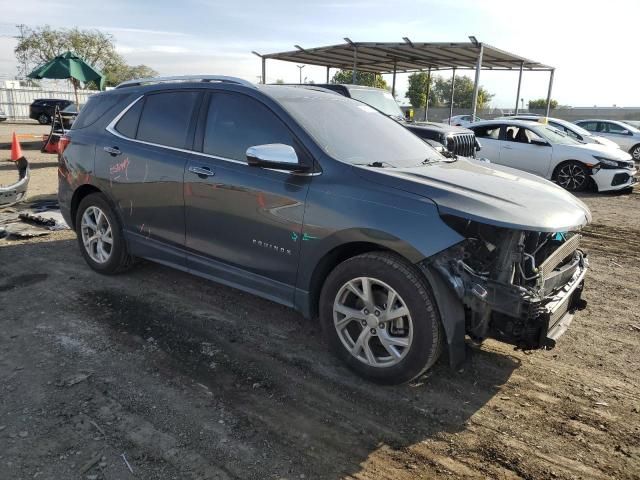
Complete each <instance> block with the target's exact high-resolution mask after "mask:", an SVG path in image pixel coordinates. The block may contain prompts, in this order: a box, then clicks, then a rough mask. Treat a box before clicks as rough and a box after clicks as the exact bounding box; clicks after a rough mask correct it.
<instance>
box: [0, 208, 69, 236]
mask: <svg viewBox="0 0 640 480" xmlns="http://www.w3.org/2000/svg"><path fill="white" fill-rule="evenodd" d="M68 229H69V225H67V222H66V221H65V220H64V218H63V216H62V212H60V208H59V206H58V202H57V201H55V200H38V201H35V202H31V203H29V204H26V205H24V206H22V207H21V208H3V209H2V211H0V239H2V238H7V239H12V238H16V239H20V238H33V237H41V236H43V235H48V234H49V233H50V232H52V231H58V230H68Z"/></svg>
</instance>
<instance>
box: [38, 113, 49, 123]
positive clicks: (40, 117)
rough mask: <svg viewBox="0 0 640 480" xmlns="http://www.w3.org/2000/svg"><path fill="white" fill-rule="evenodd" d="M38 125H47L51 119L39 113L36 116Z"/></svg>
mask: <svg viewBox="0 0 640 480" xmlns="http://www.w3.org/2000/svg"><path fill="white" fill-rule="evenodd" d="M38 123H39V124H40V125H49V124H50V123H51V117H49V115H47V114H46V113H41V114H40V115H38Z"/></svg>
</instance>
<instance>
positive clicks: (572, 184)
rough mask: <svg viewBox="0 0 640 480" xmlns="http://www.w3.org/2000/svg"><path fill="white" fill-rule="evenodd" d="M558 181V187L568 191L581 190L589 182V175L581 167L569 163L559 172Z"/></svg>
mask: <svg viewBox="0 0 640 480" xmlns="http://www.w3.org/2000/svg"><path fill="white" fill-rule="evenodd" d="M557 181H558V185H560V186H561V187H562V188H566V189H567V190H580V189H582V188H583V187H584V186H585V184H586V182H587V174H586V173H585V171H584V168H582V167H581V166H580V165H576V164H575V163H568V164H567V165H564V166H563V167H562V168H561V169H560V171H558V176H557Z"/></svg>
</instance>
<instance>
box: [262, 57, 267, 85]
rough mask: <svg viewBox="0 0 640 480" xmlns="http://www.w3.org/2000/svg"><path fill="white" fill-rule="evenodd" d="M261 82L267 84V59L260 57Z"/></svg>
mask: <svg viewBox="0 0 640 480" xmlns="http://www.w3.org/2000/svg"><path fill="white" fill-rule="evenodd" d="M262 84H263V85H266V84H267V59H266V58H264V57H262Z"/></svg>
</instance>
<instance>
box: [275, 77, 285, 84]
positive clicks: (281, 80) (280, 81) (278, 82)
mask: <svg viewBox="0 0 640 480" xmlns="http://www.w3.org/2000/svg"><path fill="white" fill-rule="evenodd" d="M276 84H278V85H283V84H284V80H283V79H281V78H278V79H277V80H276Z"/></svg>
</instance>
